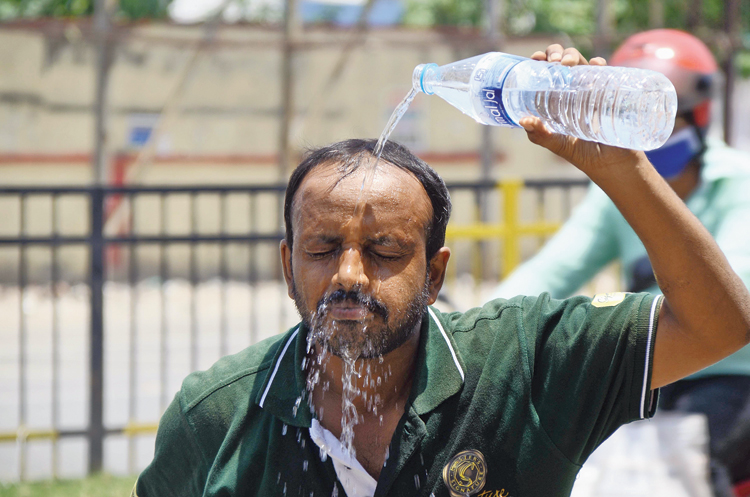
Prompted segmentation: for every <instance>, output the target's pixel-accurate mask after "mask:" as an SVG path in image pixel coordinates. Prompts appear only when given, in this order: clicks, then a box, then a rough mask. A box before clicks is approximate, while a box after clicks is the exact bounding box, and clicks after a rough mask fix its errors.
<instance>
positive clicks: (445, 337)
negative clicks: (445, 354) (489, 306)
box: [427, 307, 464, 382]
mask: <svg viewBox="0 0 750 497" xmlns="http://www.w3.org/2000/svg"><path fill="white" fill-rule="evenodd" d="M427 310H428V311H429V312H430V316H431V317H432V320H433V321H435V324H436V325H437V327H438V329H439V330H440V333H442V334H443V338H444V339H445V343H446V344H448V348H449V349H450V351H451V357H453V362H454V363H455V365H456V368H457V369H458V372H459V374H461V381H462V382H463V381H464V370H463V369H461V365H460V364H459V363H458V357H456V351H455V350H453V346H452V345H451V341H450V340H448V335H446V334H445V330H444V329H443V325H442V324H440V321H438V318H437V316H435V313H434V312H433V311H432V309H430V308H429V307H428V308H427Z"/></svg>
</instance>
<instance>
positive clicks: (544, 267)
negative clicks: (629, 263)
mask: <svg viewBox="0 0 750 497" xmlns="http://www.w3.org/2000/svg"><path fill="white" fill-rule="evenodd" d="M613 210H615V212H616V208H615V206H614V205H613V204H612V202H611V201H610V200H609V198H608V197H607V195H606V194H605V193H604V192H603V191H601V189H599V188H598V187H596V186H592V187H590V188H589V191H588V193H587V194H586V197H585V198H584V199H583V200H582V201H581V203H580V204H578V206H577V207H576V209H575V210H574V212H573V214H572V215H571V217H570V218H569V219H568V220H567V221H566V222H565V224H564V225H563V227H562V228H560V230H559V231H558V232H557V233H556V234H555V235H554V236H553V237H552V239H550V241H549V242H547V244H545V246H544V247H542V249H541V250H540V251H539V252H538V253H537V254H536V255H535V256H534V257H532V258H531V259H529V260H528V261H526V262H525V263H524V264H522V265H521V266H519V267H518V268H517V269H516V270H515V271H514V272H513V273H512V274H511V275H510V276H509V277H508V278H506V279H505V280H503V282H502V283H501V284H500V286H499V287H498V288H497V290H496V291H495V294H494V295H493V297H494V298H511V297H514V296H516V295H539V294H540V293H542V292H549V293H550V295H552V296H553V297H554V298H565V297H567V296H569V295H571V294H572V293H573V292H575V291H576V290H578V289H579V288H580V287H581V286H582V285H583V284H584V283H586V282H587V281H589V280H590V279H591V278H592V277H593V276H595V275H596V274H597V273H598V272H599V271H600V270H601V269H602V268H603V267H604V266H606V265H607V264H608V263H609V262H611V261H612V260H614V259H615V258H617V257H618V250H617V238H616V234H615V231H614V225H613V223H612V222H611V213H612V211H613Z"/></svg>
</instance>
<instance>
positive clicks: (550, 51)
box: [546, 43, 563, 62]
mask: <svg viewBox="0 0 750 497" xmlns="http://www.w3.org/2000/svg"><path fill="white" fill-rule="evenodd" d="M546 53H547V60H548V61H549V62H560V59H562V53H563V47H562V45H560V44H558V43H555V44H553V45H550V46H548V47H547V50H546Z"/></svg>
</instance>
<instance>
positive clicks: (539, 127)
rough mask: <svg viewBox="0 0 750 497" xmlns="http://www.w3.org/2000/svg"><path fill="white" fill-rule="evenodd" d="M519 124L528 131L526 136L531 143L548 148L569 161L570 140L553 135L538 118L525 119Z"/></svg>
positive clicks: (562, 136)
mask: <svg viewBox="0 0 750 497" xmlns="http://www.w3.org/2000/svg"><path fill="white" fill-rule="evenodd" d="M518 124H520V125H521V126H523V129H524V130H526V136H527V137H528V138H529V141H531V143H534V144H536V145H539V146H541V147H544V148H546V149H547V150H549V151H550V152H552V153H555V154H557V155H559V156H561V157H563V158H564V159H568V157H567V156H568V155H569V154H568V153H567V148H568V143H567V141H568V138H569V137H567V136H564V135H560V134H557V133H553V132H552V131H551V130H550V129H549V128H547V126H545V125H544V123H543V122H542V121H541V119H539V118H538V117H530V116H529V117H524V118H522V119H521V120H520V121H519V122H518Z"/></svg>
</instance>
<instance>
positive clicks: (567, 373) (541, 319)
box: [523, 293, 661, 464]
mask: <svg viewBox="0 0 750 497" xmlns="http://www.w3.org/2000/svg"><path fill="white" fill-rule="evenodd" d="M660 302H661V297H660V296H654V295H650V294H645V293H642V294H625V293H615V294H604V295H597V296H596V297H594V299H593V300H592V299H591V298H588V297H574V298H571V299H567V300H553V299H550V298H549V296H548V295H547V294H542V295H541V296H540V297H538V298H533V297H526V298H524V302H523V308H524V326H523V328H524V333H526V334H527V337H526V340H527V341H528V342H529V345H528V346H529V350H533V353H530V355H529V358H530V361H529V362H530V370H531V388H532V402H533V405H534V409H535V412H536V414H537V415H538V417H539V423H540V425H541V426H542V428H543V429H544V431H545V433H546V434H547V435H548V436H549V438H550V440H551V442H552V443H553V444H554V445H555V446H556V447H557V448H558V449H559V450H560V451H561V452H562V453H563V454H564V455H565V456H566V457H567V458H568V459H569V460H570V461H572V462H573V463H575V464H582V463H583V462H584V461H585V460H586V458H587V457H588V455H589V454H591V452H593V451H594V449H596V447H597V446H598V445H599V444H601V443H602V442H603V441H604V440H606V438H607V437H609V436H610V435H611V434H612V433H613V432H614V431H615V430H616V429H617V428H618V427H619V426H621V425H623V424H625V423H628V422H630V421H634V420H637V419H643V418H648V417H650V416H651V415H652V414H653V406H654V404H655V399H654V396H655V393H654V392H652V391H651V388H650V383H651V367H652V361H653V345H654V337H655V336H654V334H655V332H656V326H657V318H658V313H659V309H658V307H659V305H660Z"/></svg>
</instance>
